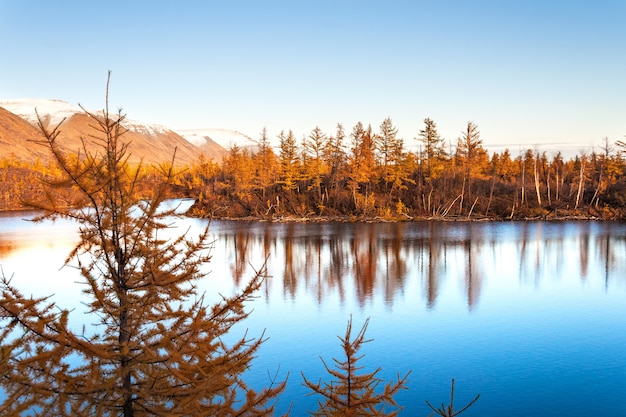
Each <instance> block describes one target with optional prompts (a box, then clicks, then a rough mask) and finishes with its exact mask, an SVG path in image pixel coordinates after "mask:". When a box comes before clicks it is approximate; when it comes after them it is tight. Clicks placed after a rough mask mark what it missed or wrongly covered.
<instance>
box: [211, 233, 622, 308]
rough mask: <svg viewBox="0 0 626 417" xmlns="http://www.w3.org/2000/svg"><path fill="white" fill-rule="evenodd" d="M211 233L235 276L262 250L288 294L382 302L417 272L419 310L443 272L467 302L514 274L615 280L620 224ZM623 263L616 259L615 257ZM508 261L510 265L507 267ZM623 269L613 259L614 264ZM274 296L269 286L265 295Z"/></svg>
mask: <svg viewBox="0 0 626 417" xmlns="http://www.w3.org/2000/svg"><path fill="white" fill-rule="evenodd" d="M213 226H214V227H212V231H213V233H214V235H215V239H216V242H220V243H219V244H220V245H224V246H225V247H224V248H223V249H222V251H221V252H223V253H224V254H228V256H229V259H227V260H226V261H227V262H228V263H229V264H230V265H231V271H230V272H231V274H232V276H233V278H234V280H235V282H236V283H237V284H239V283H240V282H241V280H242V279H245V277H247V276H249V275H248V274H249V273H251V266H253V265H257V266H258V265H260V264H261V263H262V262H263V261H264V259H268V266H269V270H270V271H271V275H272V277H271V279H270V280H268V283H267V285H268V287H266V295H267V296H268V297H270V296H272V295H271V294H272V293H273V291H271V290H270V287H269V286H273V285H276V284H277V283H279V285H280V286H281V287H282V291H281V293H280V294H281V296H282V297H283V298H285V299H292V300H295V299H296V298H297V297H298V294H300V293H301V291H304V292H306V293H307V294H308V295H309V296H312V297H314V298H315V300H316V302H317V303H318V304H321V303H323V302H324V299H325V298H326V297H327V296H330V295H332V294H334V295H336V296H337V297H338V299H339V300H340V302H341V303H344V302H346V299H347V297H354V298H355V300H356V302H357V304H358V306H360V307H364V306H366V305H367V304H368V303H371V302H372V300H373V299H374V298H376V297H378V298H380V299H382V300H383V302H384V303H385V305H387V306H388V307H392V306H393V303H394V300H396V299H397V298H398V297H399V296H402V295H403V293H404V290H405V288H406V287H407V282H410V281H412V280H417V282H419V283H420V286H421V287H422V289H423V291H422V297H423V300H424V303H425V305H426V306H427V308H428V309H434V308H436V306H437V303H438V299H439V297H440V296H441V291H442V288H443V287H444V283H445V282H446V281H447V280H453V281H455V282H458V283H460V285H459V288H460V290H461V291H462V293H463V298H464V300H465V303H466V306H467V309H468V310H470V311H472V310H473V309H475V308H476V307H477V306H479V305H480V300H481V294H482V292H483V291H484V288H485V286H486V285H489V281H490V280H509V279H511V278H515V280H513V282H515V281H517V282H518V284H519V285H529V284H530V285H532V286H534V287H537V286H540V285H541V281H542V280H546V279H559V280H560V279H571V278H573V277H578V278H577V279H579V280H580V281H582V282H584V281H585V280H587V279H588V277H589V276H590V274H593V275H594V276H595V275H598V274H599V273H600V275H601V276H602V279H603V280H604V285H605V286H608V285H609V284H610V282H611V281H612V280H623V277H624V274H623V272H624V271H620V272H618V271H616V268H617V267H618V264H619V263H618V262H617V260H618V259H624V254H625V253H626V251H624V249H625V235H626V233H625V228H624V225H623V224H619V223H603V222H577V223H568V222H563V223H542V222H520V223H492V224H477V223H426V222H425V223H380V224H345V223H337V224H332V223H330V224H299V223H286V224H275V223H250V222H234V223H229V222H215V223H214V225H213ZM622 265H623V263H622ZM515 266H517V267H515ZM622 269H623V267H622ZM274 296H275V295H274Z"/></svg>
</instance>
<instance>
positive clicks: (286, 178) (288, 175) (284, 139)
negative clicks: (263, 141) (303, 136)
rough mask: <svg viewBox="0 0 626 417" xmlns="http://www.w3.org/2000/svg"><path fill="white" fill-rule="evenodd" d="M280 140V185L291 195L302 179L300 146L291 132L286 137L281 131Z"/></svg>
mask: <svg viewBox="0 0 626 417" xmlns="http://www.w3.org/2000/svg"><path fill="white" fill-rule="evenodd" d="M278 139H279V140H280V145H279V146H280V153H279V161H280V179H279V180H278V183H279V184H281V185H282V187H283V189H285V190H286V191H288V192H289V193H291V191H292V190H295V189H296V188H297V187H298V180H299V179H300V163H299V162H300V161H299V160H298V144H297V143H296V137H295V136H294V134H293V132H292V131H291V130H290V131H289V132H288V133H287V135H285V132H284V131H281V132H280V135H278Z"/></svg>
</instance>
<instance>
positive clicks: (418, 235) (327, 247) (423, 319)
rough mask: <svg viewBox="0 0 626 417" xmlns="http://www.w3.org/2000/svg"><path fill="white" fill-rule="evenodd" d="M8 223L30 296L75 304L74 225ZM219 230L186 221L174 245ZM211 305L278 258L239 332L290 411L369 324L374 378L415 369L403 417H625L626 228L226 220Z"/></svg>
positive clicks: (10, 255) (13, 259)
mask: <svg viewBox="0 0 626 417" xmlns="http://www.w3.org/2000/svg"><path fill="white" fill-rule="evenodd" d="M31 216H32V213H28V212H19V213H2V214H0V265H1V266H2V269H3V271H4V273H5V274H6V275H13V279H14V283H17V284H18V286H19V287H20V288H22V289H23V290H24V292H26V293H33V294H35V295H48V294H53V293H54V294H55V296H54V297H55V300H57V302H58V304H59V305H61V306H63V307H71V306H72V304H71V303H74V304H75V307H76V311H75V312H74V313H73V314H72V316H71V320H70V321H71V322H72V323H73V324H75V325H77V326H78V325H80V324H81V323H82V322H83V321H84V320H85V317H84V316H82V315H81V314H80V306H79V305H76V304H77V302H76V300H77V299H78V298H79V297H80V285H77V284H76V283H75V281H76V280H77V274H76V271H75V270H73V269H72V268H61V266H62V265H63V261H64V259H65V257H66V256H67V254H68V253H69V251H70V250H71V249H72V247H73V245H74V244H75V243H76V234H75V232H76V227H75V225H73V224H71V223H70V222H67V221H57V222H54V223H52V222H44V223H41V224H34V223H32V222H28V221H24V220H23V219H24V218H30V217H31ZM205 224H206V220H201V219H187V218H181V219H179V220H177V222H176V228H175V229H174V230H172V233H181V232H183V231H185V230H187V228H190V230H191V231H190V233H192V234H193V233H197V232H199V231H200V230H201V228H202V227H203V226H204V225H205ZM210 230H211V235H212V240H213V241H214V244H213V245H214V247H213V250H212V256H213V259H212V261H211V263H210V264H208V266H207V267H208V270H210V274H209V275H208V277H207V278H206V279H205V281H204V282H202V285H201V288H202V289H203V290H205V291H207V294H208V295H209V296H210V297H217V294H218V293H222V294H225V295H226V294H228V293H232V292H233V291H234V290H235V289H236V288H239V287H240V286H241V285H243V283H245V282H246V280H248V279H250V277H251V276H252V274H253V273H254V271H255V270H256V269H259V268H261V266H262V265H263V262H264V261H265V260H266V259H267V266H268V270H269V274H270V277H268V278H267V279H266V280H265V282H264V284H263V287H262V289H261V291H260V292H259V293H258V298H257V299H256V300H254V302H252V303H250V304H249V308H250V309H252V310H253V311H252V314H251V315H250V317H249V319H247V320H246V321H245V323H244V326H240V327H238V328H237V329H236V330H237V334H234V335H233V336H240V335H241V334H242V333H241V332H243V331H244V330H245V329H246V328H247V329H249V332H250V334H251V335H255V336H260V335H261V332H262V331H263V330H265V336H267V337H269V340H268V341H267V342H266V343H265V344H264V345H263V346H262V348H261V350H260V352H259V356H258V358H257V359H255V360H254V361H253V368H252V369H251V370H250V371H249V372H248V373H247V375H246V376H245V379H246V381H247V382H248V383H249V384H250V385H251V386H253V387H259V388H260V387H262V386H265V385H267V383H268V378H269V376H268V375H272V376H273V375H274V374H278V376H279V378H280V377H283V378H284V377H285V375H286V374H287V372H288V373H289V381H288V387H287V390H286V392H285V393H284V394H283V395H282V396H281V397H280V399H279V402H278V411H285V410H286V409H287V408H288V407H289V405H290V404H291V406H292V413H291V415H292V416H303V415H306V410H312V409H314V407H315V405H316V402H317V400H318V398H317V397H316V396H310V395H307V394H308V393H309V391H308V390H307V388H305V387H303V385H302V375H301V372H303V373H304V374H305V375H306V377H307V378H308V379H309V380H313V381H318V380H319V379H320V378H322V379H325V380H328V375H327V374H326V373H325V371H324V366H323V363H322V361H321V360H320V357H321V358H323V359H324V360H325V361H326V363H328V364H329V365H332V358H333V357H337V358H342V356H341V355H342V351H341V350H340V345H339V340H338V339H337V337H336V336H337V335H343V334H344V333H345V329H346V324H347V322H348V320H349V319H350V317H352V320H353V330H354V331H355V332H356V331H358V330H359V329H360V328H361V325H362V324H363V322H364V321H365V320H366V319H367V318H370V324H369V327H368V330H367V334H366V336H367V338H371V339H373V340H372V341H371V342H370V343H367V344H366V345H365V346H364V348H363V351H362V353H364V354H365V357H364V358H363V360H362V365H363V366H364V367H365V369H364V371H373V370H374V369H376V368H377V367H379V366H380V367H382V371H381V372H380V374H379V376H380V377H381V378H383V379H385V380H389V379H392V378H394V377H395V376H396V375H397V374H398V373H399V374H402V375H404V374H405V373H406V372H408V371H409V370H411V371H412V373H411V375H410V376H409V383H408V388H409V389H408V390H406V391H402V392H401V393H400V394H399V395H397V396H396V397H395V398H396V399H397V401H398V403H399V404H401V405H404V406H405V410H404V411H403V412H402V413H401V414H400V415H402V416H424V417H425V416H428V415H429V414H430V410H429V409H428V407H427V406H426V404H425V400H429V401H430V402H431V403H432V404H434V405H436V406H439V405H441V403H442V402H446V403H447V401H448V400H449V389H450V381H451V379H452V378H454V379H455V381H456V396H455V404H456V405H457V406H462V405H464V404H465V403H466V402H467V401H469V400H471V399H472V398H473V397H474V396H475V395H476V394H480V395H481V397H480V399H479V400H478V402H477V403H476V404H475V405H474V406H473V407H472V408H470V410H468V411H467V412H466V413H463V414H462V415H463V416H467V417H469V416H482V417H485V416H505V415H506V416H525V417H527V416H555V415H559V416H585V417H587V416H593V415H603V416H623V415H625V413H626V411H624V405H623V397H624V395H625V394H626V354H625V349H626V224H623V223H616V222H593V221H563V222H492V223H478V222H474V223H453V222H418V223H268V222H247V221H213V222H212V223H211V226H210Z"/></svg>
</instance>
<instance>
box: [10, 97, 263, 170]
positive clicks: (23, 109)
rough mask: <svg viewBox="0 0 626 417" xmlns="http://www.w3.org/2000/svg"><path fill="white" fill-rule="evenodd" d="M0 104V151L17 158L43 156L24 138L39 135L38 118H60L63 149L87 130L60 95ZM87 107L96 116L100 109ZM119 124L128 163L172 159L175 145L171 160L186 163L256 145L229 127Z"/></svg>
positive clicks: (84, 119)
mask: <svg viewBox="0 0 626 417" xmlns="http://www.w3.org/2000/svg"><path fill="white" fill-rule="evenodd" d="M0 108H1V109H2V110H4V111H3V112H1V113H0V138H1V140H2V143H0V151H2V154H3V155H10V154H14V155H15V156H17V157H18V158H19V159H23V160H30V161H33V160H35V159H37V158H42V157H44V155H46V153H45V149H43V151H39V152H37V151H35V147H33V146H32V144H30V143H29V142H32V141H33V138H38V139H39V140H42V139H43V138H42V137H41V133H40V132H39V129H38V127H37V124H38V119H41V120H42V122H43V123H44V125H47V126H56V125H57V124H58V123H61V122H63V124H62V125H61V129H60V130H61V132H62V137H61V140H62V142H63V144H64V146H65V147H66V148H69V149H72V150H77V149H80V146H81V142H80V138H81V137H89V136H90V134H93V129H91V124H90V120H89V116H88V115H87V114H86V113H85V111H84V110H83V108H81V107H80V106H79V105H74V104H71V103H69V102H66V101H63V100H56V99H0ZM88 111H89V112H91V113H92V114H96V115H99V114H102V112H103V111H102V110H100V111H91V110H88ZM10 115H12V116H14V117H17V118H19V119H20V120H22V121H23V122H24V123H25V125H21V126H19V127H18V125H20V123H19V121H18V120H17V119H15V118H14V117H12V116H10ZM5 119H6V120H5ZM27 125H28V126H29V127H27ZM123 125H124V127H125V128H127V129H128V132H127V133H126V134H125V139H126V140H127V141H128V142H129V143H130V144H129V152H130V153H131V159H130V160H129V161H130V162H139V161H140V160H143V161H146V162H150V163H161V162H165V161H166V160H170V159H171V158H172V156H173V154H174V150H175V149H176V161H177V162H178V163H179V164H191V163H193V162H195V161H196V160H197V159H198V157H199V156H200V155H201V154H203V155H204V157H205V158H209V159H213V160H214V161H216V162H218V163H221V161H222V158H223V157H224V155H226V154H227V153H228V151H227V148H229V147H230V146H231V145H232V144H233V143H234V144H237V145H238V146H241V147H248V146H255V145H256V142H255V141H254V140H252V139H251V138H250V137H248V136H246V135H244V134H242V133H240V132H238V131H236V130H230V129H219V128H213V129H182V130H175V129H170V128H168V127H166V126H163V125H159V124H148V123H143V122H141V121H138V120H134V119H127V118H126V119H125V120H124V123H123ZM11 138H12V139H11ZM25 138H27V139H25Z"/></svg>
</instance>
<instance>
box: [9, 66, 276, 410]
mask: <svg viewBox="0 0 626 417" xmlns="http://www.w3.org/2000/svg"><path fill="white" fill-rule="evenodd" d="M109 79H110V74H109ZM109 79H107V89H106V91H107V96H106V97H107V98H106V107H105V109H104V110H103V111H102V112H101V113H100V112H97V113H91V112H87V111H86V110H85V113H86V114H87V115H88V116H89V117H90V118H91V121H92V123H93V129H94V130H93V132H94V133H93V135H92V136H90V137H88V138H84V139H83V149H82V151H81V153H80V155H79V157H78V158H76V157H69V156H68V155H67V154H66V153H64V151H63V150H62V143H61V139H62V130H61V125H58V126H56V127H54V128H48V127H46V126H45V125H44V124H43V122H42V121H41V120H40V123H39V127H40V129H41V132H42V133H43V136H44V137H45V141H44V142H45V144H46V145H47V146H48V148H49V149H50V151H51V152H52V154H53V157H54V160H55V161H56V163H57V164H58V166H59V168H60V169H61V170H62V171H63V173H64V178H63V179H62V180H59V181H55V182H51V183H49V184H48V190H49V193H48V197H49V198H48V199H47V200H46V201H43V202H38V203H32V206H33V207H36V208H38V209H41V210H43V211H44V214H43V215H42V216H41V217H40V218H39V219H40V220H41V219H46V218H65V219H72V220H74V221H75V222H76V223H77V224H78V228H79V229H78V230H79V231H78V233H79V237H80V241H79V243H78V244H77V246H76V247H75V248H74V249H73V251H72V252H71V253H70V254H69V255H68V258H67V260H66V264H67V265H71V266H75V267H76V268H77V269H78V271H79V273H80V280H81V283H82V284H83V285H84V289H83V294H84V296H83V297H84V305H85V306H86V310H87V311H86V313H87V314H88V317H89V318H90V320H88V322H92V323H93V324H85V325H84V326H83V328H82V330H81V329H73V328H72V326H70V320H69V318H70V315H71V314H72V312H71V310H69V309H64V308H61V307H60V306H57V305H56V304H55V303H54V302H53V301H52V300H51V299H50V298H49V297H39V298H36V297H33V296H29V295H26V294H23V293H22V292H21V291H20V290H19V288H18V284H14V283H13V281H14V280H15V278H13V279H11V278H8V277H7V276H5V275H4V274H3V276H2V279H1V280H0V291H1V293H0V323H1V325H2V327H1V329H0V375H1V377H0V392H2V395H1V397H2V399H1V400H0V410H1V414H2V415H29V416H50V415H54V416H124V417H133V416H134V417H137V416H189V415H195V416H209V415H210V416H235V415H242V416H262V415H269V414H271V413H272V412H273V403H274V399H275V397H276V396H277V395H278V394H279V393H280V392H281V391H282V390H283V389H284V386H285V382H279V383H275V382H274V381H270V382H268V387H267V388H265V389H263V390H261V391H260V392H256V391H254V390H252V389H250V388H249V387H248V386H247V385H246V383H245V382H244V381H243V380H242V373H243V372H244V371H246V370H247V369H249V367H250V366H251V362H252V360H253V358H254V356H255V355H256V353H257V351H258V350H259V348H260V346H261V344H262V343H263V340H264V338H263V336H261V337H259V338H250V337H248V336H246V335H245V334H244V335H243V336H242V337H239V338H236V340H235V341H234V342H232V343H226V342H225V341H224V340H223V336H225V335H226V334H227V333H228V332H230V331H231V330H232V329H233V326H234V325H236V324H237V323H240V322H241V321H242V320H244V319H245V318H246V317H247V316H248V314H249V313H248V312H246V310H245V304H246V302H247V301H249V300H251V299H252V298H253V297H254V294H255V291H256V290H257V289H258V288H259V287H260V285H261V282H262V279H263V277H264V274H265V272H264V269H261V270H260V271H259V272H258V273H257V274H256V275H255V276H254V277H253V278H252V279H251V280H250V282H249V283H248V284H247V285H245V286H244V287H243V289H241V290H240V291H238V292H236V293H235V294H234V295H232V296H229V297H221V298H220V299H218V301H216V302H215V303H209V302H208V301H205V295H204V294H202V293H200V292H199V291H198V289H197V281H198V280H199V279H209V278H208V277H207V276H206V272H205V268H204V265H205V262H207V261H208V260H209V257H210V253H209V252H208V242H207V238H208V230H205V231H204V232H203V233H201V234H200V236H197V237H194V238H190V237H188V236H186V234H183V235H181V236H180V237H177V238H168V237H167V236H171V232H168V230H167V229H168V224H169V222H171V221H172V218H171V216H173V215H174V214H175V213H174V212H173V211H172V210H166V209H164V208H163V205H162V203H163V202H164V199H165V197H166V191H167V189H168V184H169V183H171V181H172V179H173V178H174V177H175V175H176V172H175V168H174V166H173V163H169V164H164V165H162V166H161V167H160V173H161V175H162V177H163V181H162V182H161V183H160V185H158V186H157V187H154V188H153V189H151V190H150V191H151V193H150V195H143V196H140V195H139V193H138V192H137V189H138V186H139V184H140V183H141V181H142V180H143V178H142V176H141V172H144V171H143V170H142V169H141V168H140V167H137V168H131V167H130V166H129V165H128V163H127V160H128V157H129V154H128V152H127V145H128V144H127V143H125V142H124V141H123V136H124V133H125V131H126V129H125V128H124V127H123V126H124V121H125V117H124V115H123V114H122V113H121V111H118V112H117V113H113V114H111V113H109V108H108V106H109V105H108V102H109V100H108V91H109V81H108V80H109ZM89 141H91V142H94V143H95V144H96V145H97V146H98V149H99V150H98V151H91V150H90V149H92V148H91V147H88V146H87V142H89ZM68 187H69V188H71V189H72V190H73V192H72V193H71V195H70V198H69V199H67V200H66V201H59V200H58V199H57V198H56V195H57V194H55V193H54V189H55V188H60V189H66V188H68ZM72 307H74V306H72Z"/></svg>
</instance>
